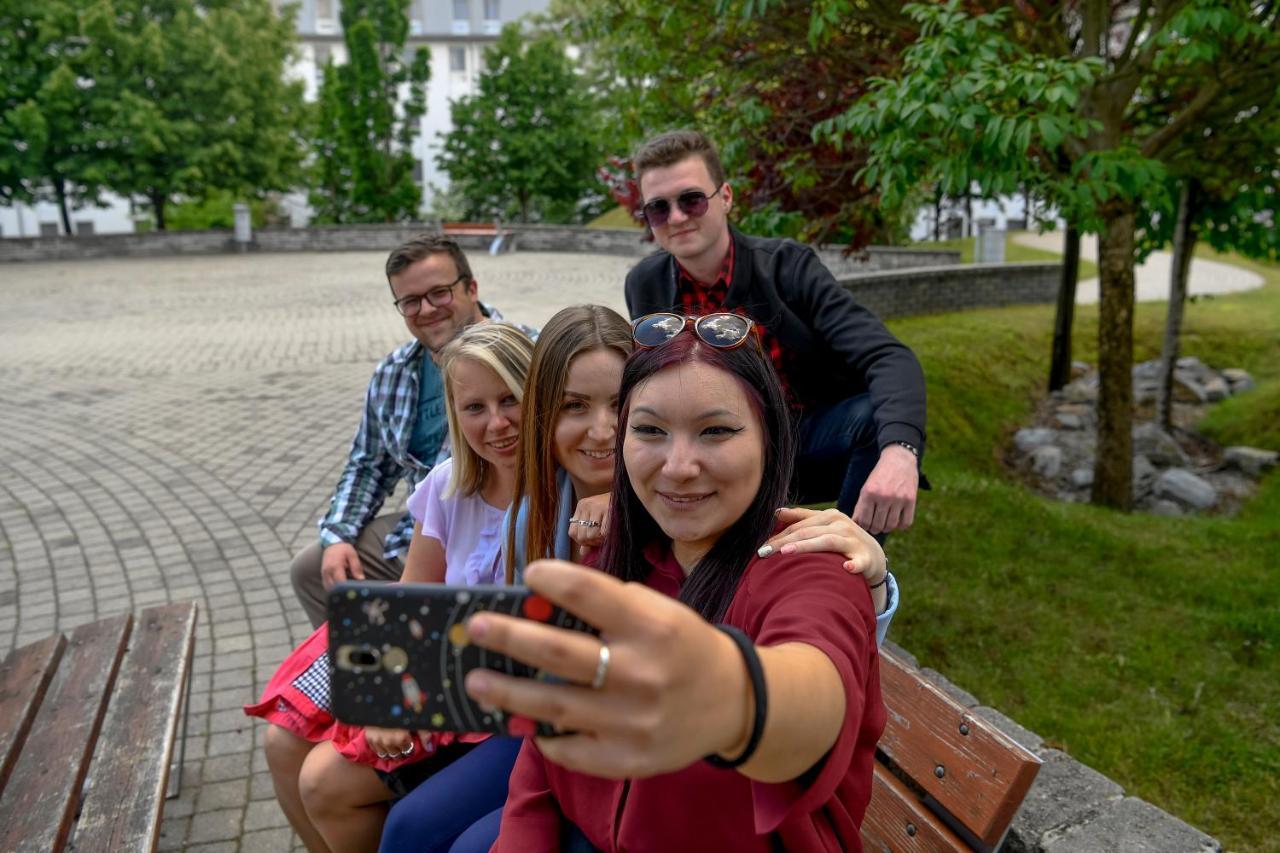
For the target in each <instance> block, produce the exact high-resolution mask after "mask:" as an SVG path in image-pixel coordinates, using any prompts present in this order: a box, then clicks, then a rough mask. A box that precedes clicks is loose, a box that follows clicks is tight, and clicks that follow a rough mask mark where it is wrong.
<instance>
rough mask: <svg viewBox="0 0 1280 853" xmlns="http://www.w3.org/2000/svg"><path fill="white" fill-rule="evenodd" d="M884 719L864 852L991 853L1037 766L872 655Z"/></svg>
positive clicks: (922, 683)
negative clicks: (876, 663)
mask: <svg viewBox="0 0 1280 853" xmlns="http://www.w3.org/2000/svg"><path fill="white" fill-rule="evenodd" d="M880 690H881V693H882V694H883V696H884V704H885V709H886V711H887V712H888V719H887V722H886V724H885V730H884V735H883V736H881V738H880V744H879V748H878V750H877V761H876V768H875V780H874V782H873V784H872V791H871V804H870V806H868V808H867V814H866V816H865V818H864V819H863V821H862V840H863V846H864V848H865V849H866V850H867V851H895V853H897V851H922V852H923V851H936V850H978V851H990V850H995V849H997V848H998V847H999V846H1000V844H1001V843H1002V842H1003V841H1004V837H1005V833H1007V832H1008V830H1009V824H1010V823H1011V822H1012V821H1013V815H1014V813H1015V812H1016V811H1017V810H1018V806H1019V805H1020V804H1021V803H1022V799H1023V797H1025V796H1026V794H1027V790H1028V789H1029V788H1030V787H1031V783H1032V782H1033V781H1034V780H1035V777H1036V773H1037V772H1038V771H1039V769H1040V759H1039V758H1037V757H1036V756H1035V755H1034V754H1032V753H1031V752H1030V751H1029V750H1027V749H1026V748H1025V747H1022V746H1020V745H1019V744H1017V743H1014V742H1013V741H1012V740H1011V739H1010V738H1009V737H1008V736H1007V735H1005V734H1004V733H1003V732H1001V731H999V730H998V729H996V728H995V726H993V725H992V724H991V723H989V722H988V721H987V720H985V719H983V718H981V717H979V716H977V715H976V714H974V713H973V712H972V711H971V710H969V709H968V708H965V707H964V706H963V705H961V704H960V703H959V702H956V701H955V700H954V699H952V698H951V697H950V696H948V695H947V694H945V693H943V692H942V691H941V690H940V689H938V687H937V686H935V685H934V684H932V683H930V682H929V681H928V680H926V679H925V678H924V677H923V676H922V675H921V674H920V672H919V671H918V670H916V669H915V668H914V667H911V666H909V665H908V664H907V663H905V662H904V661H903V660H901V659H900V658H898V657H897V656H895V655H894V654H893V653H892V652H890V651H887V650H884V649H882V650H881V651H880Z"/></svg>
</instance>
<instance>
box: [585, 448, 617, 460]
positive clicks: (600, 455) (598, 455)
mask: <svg viewBox="0 0 1280 853" xmlns="http://www.w3.org/2000/svg"><path fill="white" fill-rule="evenodd" d="M582 453H584V454H585V455H587V456H590V457H591V458H592V459H608V458H609V457H610V456H612V455H613V451H612V450H584V451H582Z"/></svg>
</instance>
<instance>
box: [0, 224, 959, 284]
mask: <svg viewBox="0 0 1280 853" xmlns="http://www.w3.org/2000/svg"><path fill="white" fill-rule="evenodd" d="M435 227H436V226H435V225H433V224H431V223H408V224H387V225H381V224H375V225H315V226H311V227H308V228H260V229H257V230H255V231H254V232H253V241H252V242H251V243H249V244H248V246H247V247H242V246H241V245H240V244H237V243H236V242H235V241H234V239H233V238H232V232H230V231H227V230H221V229H219V230H212V231H151V232H146V233H140V234H97V235H87V236H82V237H13V238H6V239H2V240H0V261H63V260H79V259H89V258H107V257H150V256H157V255H208V254H218V253H222V252H238V251H253V252H361V251H376V252H382V251H390V250H391V249H393V248H394V247H395V246H397V245H398V244H400V243H403V242H404V241H405V240H407V239H409V238H410V237H412V236H414V235H415V234H420V233H422V232H423V231H427V230H432V229H434V228H435ZM445 227H446V229H447V228H448V225H447V224H446V226H445ZM503 230H504V231H507V232H510V234H511V238H510V242H509V243H508V245H507V246H506V247H504V248H508V249H509V248H514V249H516V250H519V251H526V252H591V253H594V254H603V255H624V256H630V257H637V258H641V257H644V256H645V255H647V254H649V253H650V252H653V251H654V250H655V249H656V248H657V244H655V243H650V242H645V241H644V239H643V237H642V232H640V231H636V230H623V229H619V230H610V229H599V228H581V227H578V226H568V225H508V226H504V229H503ZM454 238H455V239H456V240H457V241H458V242H459V243H460V244H462V247H463V248H464V249H466V250H467V251H469V252H475V251H488V249H489V246H490V244H491V243H492V241H493V238H492V237H489V236H483V235H471V234H458V235H454ZM818 252H819V254H820V255H821V256H822V259H823V262H824V263H826V264H827V266H828V267H829V268H830V269H831V271H832V272H833V273H835V274H836V275H837V276H840V275H852V274H861V273H864V272H873V271H877V270H891V269H902V268H906V267H913V268H914V267H925V266H938V265H943V264H956V263H958V262H959V260H960V253H959V252H958V251H955V250H950V249H942V250H934V249H916V248H900V247H896V246H870V247H868V248H867V249H866V250H865V251H863V252H859V253H856V254H854V255H851V256H849V257H845V256H844V254H843V252H842V251H841V247H839V246H822V247H819V249H818Z"/></svg>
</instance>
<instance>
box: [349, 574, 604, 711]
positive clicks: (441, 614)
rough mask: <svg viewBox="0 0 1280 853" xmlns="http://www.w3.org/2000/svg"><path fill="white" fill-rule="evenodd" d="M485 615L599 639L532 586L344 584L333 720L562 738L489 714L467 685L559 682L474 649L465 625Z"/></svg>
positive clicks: (584, 625)
mask: <svg viewBox="0 0 1280 853" xmlns="http://www.w3.org/2000/svg"><path fill="white" fill-rule="evenodd" d="M480 611H492V612H496V613H502V614H505V615H508V616H515V617H520V618H523V619H531V620H533V621H536V622H540V623H543V624H547V625H554V626H556V627H559V628H565V629H569V630H574V631H584V632H587V633H591V634H594V633H596V631H595V629H593V628H591V627H590V626H589V625H587V624H586V623H584V622H583V621H582V620H580V619H578V618H577V617H575V616H573V615H572V614H570V613H568V612H567V611H565V610H562V609H561V608H559V607H556V606H554V605H552V604H551V603H550V602H549V601H547V600H546V599H545V598H542V597H541V596H539V595H536V594H534V593H533V592H531V591H530V590H529V589H528V588H527V587H520V586H490V585H480V586H447V585H443V584H386V583H342V584H338V585H337V586H335V587H334V588H333V589H332V590H330V592H329V655H330V668H331V673H332V682H333V693H332V696H333V714H334V716H335V717H337V718H338V719H339V720H342V721H343V722H345V723H351V724H354V725H362V726H380V727H382V728H391V729H426V730H431V731H449V732H492V733H495V734H505V735H515V736H529V735H535V734H537V735H544V736H546V735H552V734H555V733H556V732H555V731H554V730H553V729H552V727H550V726H548V725H546V724H545V723H541V722H538V721H535V720H532V719H530V718H528V717H523V716H520V715H510V714H506V713H504V712H502V711H501V710H498V709H496V708H486V707H482V706H481V705H479V704H478V703H477V702H475V701H474V700H473V699H471V697H470V696H468V695H467V693H466V691H465V689H464V687H463V681H464V679H465V676H466V674H467V673H468V672H470V671H471V670H473V669H479V668H483V669H492V670H495V671H497V672H500V673H502V674H504V675H508V676H512V677H515V678H533V679H538V680H543V681H554V680H557V679H555V678H554V676H551V675H550V674H549V673H546V672H544V671H542V670H539V669H536V668H534V667H530V666H528V665H526V664H523V663H520V662H519V661H516V660H514V659H512V658H511V657H508V656H507V655H505V654H499V653H496V652H491V651H488V650H486V649H483V648H481V647H480V646H478V645H475V644H473V643H471V642H470V640H469V638H468V636H467V631H466V621H467V619H468V618H470V617H471V616H472V615H473V614H475V613H478V612H480Z"/></svg>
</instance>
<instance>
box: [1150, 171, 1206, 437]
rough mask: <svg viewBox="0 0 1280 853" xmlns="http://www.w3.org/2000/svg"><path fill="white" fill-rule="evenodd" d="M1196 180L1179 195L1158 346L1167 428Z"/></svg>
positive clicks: (1160, 399) (1159, 417) (1160, 414)
mask: <svg viewBox="0 0 1280 853" xmlns="http://www.w3.org/2000/svg"><path fill="white" fill-rule="evenodd" d="M1196 189H1197V188H1196V182H1195V179H1194V178H1191V179H1188V180H1187V181H1185V182H1184V183H1183V185H1182V193H1181V195H1180V196H1179V198H1178V223H1177V225H1176V226H1175V228H1174V232H1173V269H1172V270H1171V271H1170V273H1169V313H1168V316H1167V317H1166V318H1165V322H1164V347H1163V348H1162V349H1161V350H1160V385H1159V387H1158V388H1157V391H1156V423H1158V424H1160V428H1161V429H1163V430H1164V431H1165V432H1168V431H1169V430H1171V429H1172V428H1173V368H1174V366H1175V365H1176V364H1177V363H1178V340H1179V338H1180V337H1181V335H1182V311H1183V308H1184V307H1185V305H1186V300H1187V276H1188V274H1189V273H1190V272H1191V253H1192V250H1193V249H1194V248H1195V245H1196V230H1195V228H1194V227H1193V226H1192V222H1193V220H1194V218H1195V204H1196Z"/></svg>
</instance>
